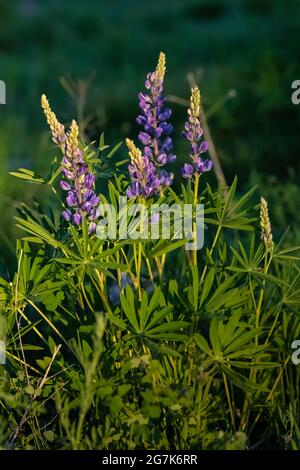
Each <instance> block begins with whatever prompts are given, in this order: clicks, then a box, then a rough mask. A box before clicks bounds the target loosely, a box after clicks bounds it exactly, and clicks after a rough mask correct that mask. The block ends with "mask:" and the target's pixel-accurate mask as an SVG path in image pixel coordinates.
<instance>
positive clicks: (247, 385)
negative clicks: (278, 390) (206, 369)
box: [221, 364, 268, 393]
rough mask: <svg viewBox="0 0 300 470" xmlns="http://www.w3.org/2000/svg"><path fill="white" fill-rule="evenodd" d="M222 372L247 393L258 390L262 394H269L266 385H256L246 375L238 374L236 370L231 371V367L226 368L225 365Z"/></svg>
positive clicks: (222, 366)
mask: <svg viewBox="0 0 300 470" xmlns="http://www.w3.org/2000/svg"><path fill="white" fill-rule="evenodd" d="M221 370H222V372H223V373H224V374H225V375H226V377H227V378H228V379H229V380H230V382H232V383H233V384H234V385H236V386H237V387H239V388H241V389H242V390H244V391H245V392H250V393H251V392H256V391H257V390H259V391H261V392H268V388H267V387H265V386H264V385H261V384H258V383H254V382H252V381H251V380H249V379H248V378H247V377H245V376H244V375H242V374H240V373H239V372H236V371H235V370H233V369H231V368H230V367H228V366H226V365H225V364H222V365H221Z"/></svg>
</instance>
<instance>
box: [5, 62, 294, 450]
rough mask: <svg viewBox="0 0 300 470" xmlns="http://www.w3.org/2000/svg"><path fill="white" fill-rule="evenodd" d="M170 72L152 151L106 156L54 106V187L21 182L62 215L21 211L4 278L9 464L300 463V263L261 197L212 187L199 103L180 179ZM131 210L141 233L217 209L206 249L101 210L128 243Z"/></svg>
mask: <svg viewBox="0 0 300 470" xmlns="http://www.w3.org/2000/svg"><path fill="white" fill-rule="evenodd" d="M165 71H166V62H165V56H164V54H160V57H159V61H158V65H157V68H156V69H155V71H154V72H151V73H149V74H148V75H147V80H146V89H147V93H141V94H140V95H139V104H140V108H141V111H142V114H141V115H140V116H139V117H138V119H137V120H138V124H140V125H141V126H142V128H143V130H142V131H141V132H140V134H139V136H138V140H139V141H140V145H139V146H138V145H137V144H135V143H134V136H130V138H129V137H128V139H127V140H126V145H125V146H122V145H121V144H118V145H117V146H115V147H113V148H112V149H110V148H109V147H108V146H107V145H106V144H105V142H104V136H103V135H101V138H100V142H99V145H98V147H97V148H96V146H95V145H94V144H92V143H89V142H88V141H87V140H86V138H85V136H84V135H79V129H78V125H77V123H76V121H75V120H73V121H72V122H71V126H70V128H69V130H65V126H64V125H63V124H61V123H60V122H59V121H58V119H57V117H56V115H55V114H54V112H53V111H52V109H51V107H50V105H49V102H48V100H47V98H46V97H45V95H43V96H42V108H43V110H44V114H45V116H46V119H47V122H48V124H49V127H50V132H51V136H52V140H53V143H54V144H55V149H54V150H53V152H54V158H53V161H52V163H50V162H49V174H48V175H46V176H40V175H37V174H36V173H35V172H33V171H31V170H29V169H24V168H23V169H19V170H18V171H15V172H13V173H12V174H13V175H14V176H17V177H18V178H22V179H23V180H24V182H27V183H31V184H37V185H40V186H43V187H44V188H45V190H46V191H49V195H50V194H51V195H52V196H53V197H52V196H51V199H50V197H49V200H51V201H52V200H53V198H56V199H55V201H57V202H51V203H49V206H47V205H46V206H45V205H44V206H41V205H40V204H39V203H38V202H37V201H35V203H34V204H33V205H32V207H28V206H27V205H25V204H23V205H22V207H21V209H20V210H19V214H18V216H17V217H16V218H15V220H16V224H17V226H18V227H19V228H20V229H21V230H22V237H21V238H20V239H19V240H18V241H17V246H16V269H15V273H14V274H8V275H7V277H6V278H1V279H0V306H1V312H0V314H1V320H2V324H3V325H4V326H5V332H4V329H3V328H2V329H1V330H0V331H1V334H2V336H3V338H0V339H2V340H3V341H4V342H5V348H6V363H5V364H3V365H0V374H1V386H0V405H1V420H0V445H1V446H2V448H3V449H199V450H201V449H228V450H229V449H254V448H284V449H299V448H300V428H299V418H300V407H299V396H298V390H299V385H300V372H299V371H300V366H297V364H296V362H297V361H296V362H295V361H294V360H292V357H293V353H294V350H293V347H292V344H293V342H294V341H295V340H297V339H300V322H299V311H298V310H299V307H300V269H299V256H298V255H297V252H298V250H299V247H290V246H287V245H286V244H285V238H284V236H283V237H282V239H281V240H274V239H273V237H272V228H271V221H270V218H269V213H268V205H267V201H266V200H265V199H263V198H262V199H261V200H260V199H259V196H258V191H259V190H258V188H253V189H251V190H250V191H249V192H247V193H246V194H244V195H242V196H241V195H238V193H237V178H235V179H234V181H233V182H232V184H231V185H230V187H229V188H227V191H224V188H222V187H219V188H218V187H217V185H216V184H213V186H210V185H209V184H208V182H207V180H206V176H207V175H206V173H207V172H208V171H210V170H212V163H211V160H210V159H209V158H208V157H205V158H204V154H205V153H206V152H207V150H208V143H207V142H206V141H205V140H204V136H203V130H202V127H201V102H200V91H199V89H198V88H197V87H194V88H193V89H192V90H191V101H190V107H189V109H188V120H187V123H186V124H185V128H184V133H183V138H184V139H186V140H187V146H186V148H187V154H186V155H179V156H178V157H180V162H181V163H182V165H183V169H182V172H181V173H180V174H175V173H174V170H172V163H173V162H174V160H175V157H174V153H173V148H176V145H177V138H176V139H175V138H174V137H173V138H172V137H171V135H172V131H173V129H172V126H171V124H170V123H169V119H170V117H171V110H170V109H169V108H168V107H167V106H166V98H165V97H164V95H163V87H164V78H165ZM179 134H180V132H179V133H178V134H177V135H179ZM173 135H175V133H174V134H173ZM178 138H180V137H178ZM135 141H137V140H136V139H135ZM57 151H58V152H59V156H58V157H57ZM127 152H128V153H127ZM124 157H125V158H126V161H125V163H126V165H125V163H124ZM128 157H129V160H128ZM171 170H172V171H171ZM211 173H212V172H211ZM103 175H106V178H105V177H103ZM175 180H177V185H176V187H179V188H181V189H180V190H175V185H174V184H171V183H174V181H175ZM122 197H127V202H128V207H129V208H130V207H131V208H132V207H133V205H134V203H136V202H139V203H140V204H141V205H142V207H143V209H142V212H144V213H143V217H141V218H140V219H139V223H138V224H136V223H135V218H134V214H132V215H129V216H128V214H127V216H126V217H127V220H126V222H129V224H131V227H133V228H134V230H137V232H138V233H139V234H142V233H145V232H146V233H148V231H149V230H150V228H151V227H152V225H155V224H156V225H157V226H158V227H160V224H161V221H160V217H157V216H153V215H149V213H148V211H147V209H148V208H150V206H151V205H153V204H156V205H157V206H158V207H165V205H168V206H171V205H172V204H177V206H179V207H181V206H183V205H184V204H189V205H191V206H192V208H193V211H194V212H193V215H195V210H196V206H197V204H199V203H201V204H204V228H205V243H204V247H203V248H202V249H201V250H198V251H196V250H190V251H186V250H185V243H186V239H185V238H182V239H175V238H174V236H173V238H172V233H171V234H170V237H169V238H168V239H163V238H160V237H157V238H151V237H135V238H128V237H127V238H126V237H120V236H117V234H115V233H112V236H111V237H101V236H100V234H101V230H100V228H101V227H102V228H103V224H102V225H101V221H102V222H103V217H104V215H103V214H104V212H103V210H104V207H105V206H109V207H111V211H112V212H114V213H116V214H117V226H118V229H120V227H121V225H122V217H123V213H122V210H123V209H122V208H121V204H120V200H121V198H122ZM194 228H195V220H194V219H193V232H194ZM284 231H285V227H282V233H283V234H284ZM112 232H114V230H112ZM173 235H174V233H173Z"/></svg>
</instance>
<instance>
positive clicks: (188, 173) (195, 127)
mask: <svg viewBox="0 0 300 470" xmlns="http://www.w3.org/2000/svg"><path fill="white" fill-rule="evenodd" d="M200 101H201V98H200V91H199V88H198V87H195V88H192V90H191V98H190V107H189V109H188V121H187V122H186V123H185V126H184V129H185V130H184V132H183V133H182V134H183V136H184V137H185V138H186V139H187V140H188V141H189V142H190V156H191V158H192V164H193V165H190V164H188V163H186V164H185V165H184V167H183V168H182V170H181V174H182V176H183V177H184V178H191V177H192V176H193V175H194V174H195V173H198V174H201V173H204V172H206V171H210V170H211V169H212V167H213V162H212V161H211V160H209V159H207V160H203V159H202V157H201V155H202V154H203V153H205V152H206V151H207V149H208V142H207V141H205V140H203V141H201V140H202V136H203V129H202V127H201V123H200Z"/></svg>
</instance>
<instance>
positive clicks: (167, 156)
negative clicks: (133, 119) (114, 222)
mask: <svg viewBox="0 0 300 470" xmlns="http://www.w3.org/2000/svg"><path fill="white" fill-rule="evenodd" d="M165 71H166V57H165V54H163V53H162V52H161V53H160V55H159V59H158V64H157V67H156V69H155V71H154V72H150V73H148V75H147V79H146V82H145V87H146V89H147V90H149V92H148V93H142V92H141V93H139V106H140V109H141V111H142V114H141V115H139V116H138V117H137V123H138V124H139V125H141V126H142V127H143V131H141V132H140V133H139V140H140V142H141V143H142V145H143V147H144V148H143V155H144V156H145V157H147V158H148V159H149V160H150V161H151V162H153V164H154V166H155V167H156V170H157V175H158V178H159V183H160V187H164V186H170V185H171V184H172V180H173V174H172V173H169V172H167V171H166V170H165V169H163V167H164V166H165V165H166V164H167V163H173V162H174V161H175V160H176V156H175V155H174V153H173V142H172V139H171V137H170V136H171V134H172V132H173V126H172V125H171V124H170V123H169V122H168V120H169V118H170V116H171V114H172V112H171V110H170V109H169V108H168V107H167V106H166V98H165V96H164V95H163V88H164V76H165Z"/></svg>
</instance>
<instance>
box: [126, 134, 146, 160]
mask: <svg viewBox="0 0 300 470" xmlns="http://www.w3.org/2000/svg"><path fill="white" fill-rule="evenodd" d="M126 145H127V147H128V150H129V152H128V153H129V157H130V160H131V161H132V162H136V163H137V164H138V163H142V161H143V160H142V152H141V151H140V149H139V148H138V147H136V145H135V143H134V142H133V140H130V139H126Z"/></svg>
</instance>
